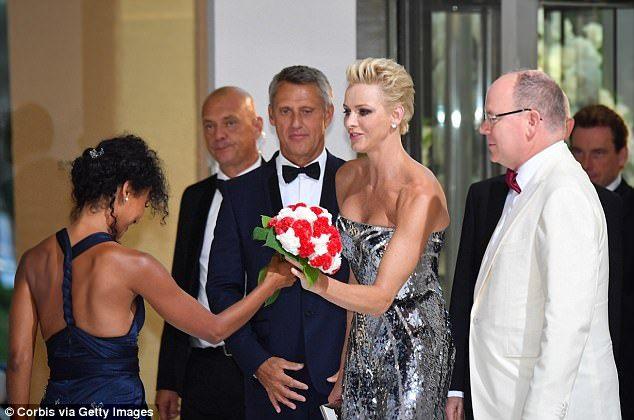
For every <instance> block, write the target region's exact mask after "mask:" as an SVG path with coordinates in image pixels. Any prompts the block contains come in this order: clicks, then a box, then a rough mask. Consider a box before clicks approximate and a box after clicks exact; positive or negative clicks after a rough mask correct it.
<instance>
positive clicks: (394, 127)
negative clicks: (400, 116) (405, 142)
mask: <svg viewBox="0 0 634 420" xmlns="http://www.w3.org/2000/svg"><path fill="white" fill-rule="evenodd" d="M390 127H392V128H393V129H394V130H396V123H394V122H393V123H392V124H391V125H390Z"/></svg>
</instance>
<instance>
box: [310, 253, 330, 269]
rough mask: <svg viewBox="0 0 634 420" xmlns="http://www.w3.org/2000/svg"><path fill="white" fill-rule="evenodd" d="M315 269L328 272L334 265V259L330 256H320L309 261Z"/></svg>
mask: <svg viewBox="0 0 634 420" xmlns="http://www.w3.org/2000/svg"><path fill="white" fill-rule="evenodd" d="M309 263H310V265H312V266H313V267H321V268H322V269H323V270H328V269H329V268H330V266H331V265H332V257H331V256H330V255H328V254H324V255H318V256H317V257H315V258H313V259H312V260H310V261H309Z"/></svg>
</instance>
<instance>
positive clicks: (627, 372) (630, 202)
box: [614, 180, 634, 420]
mask: <svg viewBox="0 0 634 420" xmlns="http://www.w3.org/2000/svg"><path fill="white" fill-rule="evenodd" d="M614 192H615V193H617V194H618V195H619V196H620V197H621V199H622V200H623V251H624V267H623V273H624V276H623V294H622V301H621V305H622V308H623V311H622V315H623V316H622V319H621V354H620V356H621V357H620V360H619V365H618V367H619V390H620V394H621V415H622V417H623V419H624V420H626V419H634V399H632V395H633V393H634V188H632V187H630V186H629V185H628V183H627V182H625V180H623V181H622V182H621V183H620V184H619V186H618V187H617V188H616V190H615V191H614Z"/></svg>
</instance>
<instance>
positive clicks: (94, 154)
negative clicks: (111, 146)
mask: <svg viewBox="0 0 634 420" xmlns="http://www.w3.org/2000/svg"><path fill="white" fill-rule="evenodd" d="M88 153H89V154H90V157H91V158H93V159H97V158H98V157H99V156H101V155H103V147H100V148H99V149H94V148H93V149H90V150H89V151H88Z"/></svg>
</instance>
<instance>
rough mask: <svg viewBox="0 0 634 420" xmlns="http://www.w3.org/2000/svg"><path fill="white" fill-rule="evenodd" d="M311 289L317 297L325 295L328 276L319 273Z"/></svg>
mask: <svg viewBox="0 0 634 420" xmlns="http://www.w3.org/2000/svg"><path fill="white" fill-rule="evenodd" d="M313 289H314V292H315V293H317V294H318V295H323V294H324V293H326V290H328V276H327V275H325V274H324V273H322V272H321V271H320V272H319V276H317V280H316V281H315V284H313Z"/></svg>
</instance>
